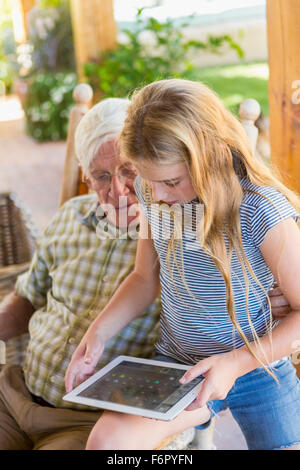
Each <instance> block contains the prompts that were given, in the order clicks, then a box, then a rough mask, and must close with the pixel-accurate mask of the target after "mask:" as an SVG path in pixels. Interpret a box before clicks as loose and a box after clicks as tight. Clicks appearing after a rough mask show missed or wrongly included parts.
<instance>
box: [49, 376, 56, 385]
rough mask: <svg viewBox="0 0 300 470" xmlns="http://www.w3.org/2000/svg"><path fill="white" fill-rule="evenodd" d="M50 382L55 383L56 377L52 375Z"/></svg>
mask: <svg viewBox="0 0 300 470" xmlns="http://www.w3.org/2000/svg"><path fill="white" fill-rule="evenodd" d="M50 382H52V383H53V384H54V383H55V382H56V377H55V375H53V376H52V377H50Z"/></svg>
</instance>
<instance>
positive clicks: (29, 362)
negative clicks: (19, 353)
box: [15, 194, 161, 410]
mask: <svg viewBox="0 0 300 470" xmlns="http://www.w3.org/2000/svg"><path fill="white" fill-rule="evenodd" d="M96 209H97V197H96V195H94V194H91V195H86V196H80V197H76V198H73V199H70V200H69V201H68V202H66V203H65V204H64V205H63V207H62V208H61V209H60V210H59V211H58V212H57V213H56V215H55V216H54V218H53V220H52V222H51V223H50V225H49V226H48V228H47V229H46V231H45V233H44V234H43V236H42V237H41V239H40V241H39V243H38V247H37V250H36V252H35V254H34V256H33V259H32V263H31V266H30V269H29V270H28V271H27V272H26V273H24V274H23V275H21V276H19V277H18V280H17V283H16V286H15V289H16V293H17V294H18V295H19V296H21V297H24V298H26V299H28V300H29V301H30V302H31V304H32V305H33V306H34V307H35V309H36V311H35V312H34V313H33V315H32V317H31V319H30V322H29V337H30V340H29V344H28V347H27V349H26V357H25V362H24V364H23V369H24V373H25V380H26V384H27V387H28V388H29V390H30V392H31V393H33V394H34V395H37V396H40V397H42V398H43V399H44V400H46V401H47V402H49V403H51V404H52V405H54V406H57V407H64V408H66V407H67V408H69V407H71V408H77V409H89V410H90V409H91V408H90V407H85V406H81V405H74V404H71V403H68V402H65V401H63V400H62V396H63V395H64V394H65V386H64V377H65V373H66V369H67V367H68V365H69V362H70V360H71V357H72V354H73V352H74V351H75V349H76V347H77V346H78V344H79V342H80V341H81V339H82V337H83V335H84V334H85V332H86V330H87V329H88V327H89V326H90V324H91V322H92V321H93V320H94V319H95V317H96V316H97V315H98V314H99V312H101V310H102V309H103V308H104V307H105V305H106V304H107V302H108V301H109V300H110V298H111V297H112V295H113V294H114V292H115V291H116V290H117V288H118V287H119V285H120V284H121V283H122V281H123V280H124V279H125V278H126V277H127V276H128V275H129V273H130V272H131V271H132V269H133V267H134V263H135V256H136V247H137V240H136V231H135V230H134V228H133V229H132V236H131V233H130V231H129V234H128V236H127V235H126V234H125V237H124V234H123V235H122V234H121V233H120V234H116V233H115V230H116V227H113V226H112V225H111V224H109V222H107V219H106V218H100V219H99V218H98V217H97V214H98V212H96ZM160 309H161V306H160V300H159V299H157V301H155V302H154V303H153V304H152V305H151V306H150V307H149V308H148V309H147V311H146V312H144V313H143V314H142V315H141V316H140V317H139V318H137V319H136V320H134V321H132V322H131V323H130V324H129V325H127V326H126V327H125V328H123V329H122V330H121V332H120V333H119V334H118V335H116V336H115V337H114V338H112V339H111V340H110V341H109V342H108V343H107V345H106V348H105V351H104V353H103V355H102V356H101V358H100V361H99V363H98V365H97V370H98V369H99V368H101V367H103V366H104V365H105V364H106V363H107V362H109V361H110V360H112V359H113V358H114V357H116V356H118V355H120V354H126V355H130V356H138V357H145V358H149V357H152V356H153V354H154V344H155V342H156V340H157V336H158V330H159V315H160Z"/></svg>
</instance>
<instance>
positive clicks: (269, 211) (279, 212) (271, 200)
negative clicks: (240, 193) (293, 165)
mask: <svg viewBox="0 0 300 470" xmlns="http://www.w3.org/2000/svg"><path fill="white" fill-rule="evenodd" d="M241 185H242V188H243V190H244V197H243V201H242V204H241V207H240V218H241V227H242V234H243V235H244V237H245V238H248V239H251V240H253V241H254V243H255V245H256V246H258V247H259V246H260V245H261V243H262V242H263V240H264V237H265V235H266V233H267V232H268V230H270V229H271V228H272V227H274V226H275V225H277V224H278V223H280V222H281V221H283V220H285V219H288V218H293V219H294V220H295V221H296V222H297V221H298V220H299V218H300V216H299V214H298V212H297V211H296V209H295V208H294V207H293V206H292V204H291V203H290V202H289V201H288V200H287V198H286V197H285V195H284V194H282V193H281V192H280V191H278V190H277V189H275V188H273V187H271V186H258V185H255V184H253V183H252V182H251V181H249V180H248V179H246V178H243V179H242V180H241Z"/></svg>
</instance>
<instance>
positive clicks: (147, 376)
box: [63, 356, 203, 421]
mask: <svg viewBox="0 0 300 470" xmlns="http://www.w3.org/2000/svg"><path fill="white" fill-rule="evenodd" d="M190 367H191V366H185V365H181V364H174V363H173V362H172V363H170V362H161V361H155V360H150V359H140V358H136V357H130V356H119V357H117V358H116V359H114V360H113V361H112V362H110V363H109V364H107V366H105V367H104V368H103V369H101V370H99V371H98V372H96V373H95V374H94V375H93V376H92V377H90V378H89V379H87V380H86V381H85V382H83V383H82V384H80V385H79V386H78V387H76V388H75V389H74V390H72V392H70V393H68V394H67V395H65V396H64V397H63V398H64V400H66V401H70V402H73V403H80V404H84V405H89V406H92V407H96V408H103V409H106V410H112V411H119V412H121V413H128V414H134V415H140V416H144V417H146V418H155V419H160V420H164V421H170V420H172V419H174V418H175V417H176V416H177V415H178V414H179V413H180V412H181V411H182V410H184V408H186V407H187V406H188V405H189V404H190V403H191V402H192V401H193V400H194V399H195V397H196V396H197V395H198V393H199V391H200V389H201V386H202V381H203V377H201V376H200V377H197V378H196V379H194V380H193V381H191V382H190V383H188V384H185V385H183V384H181V383H180V382H179V379H180V378H181V377H182V376H183V375H184V372H185V371H186V370H188V369H189V368H190Z"/></svg>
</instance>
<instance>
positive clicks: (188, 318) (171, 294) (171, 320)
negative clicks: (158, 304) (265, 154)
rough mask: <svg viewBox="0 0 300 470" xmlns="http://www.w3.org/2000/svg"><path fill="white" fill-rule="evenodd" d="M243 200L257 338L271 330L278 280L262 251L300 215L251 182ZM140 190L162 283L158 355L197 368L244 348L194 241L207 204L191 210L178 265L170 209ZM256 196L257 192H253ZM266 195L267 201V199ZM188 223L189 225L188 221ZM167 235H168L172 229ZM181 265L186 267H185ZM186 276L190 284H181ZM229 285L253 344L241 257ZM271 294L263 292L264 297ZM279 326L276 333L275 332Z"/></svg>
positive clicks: (217, 278)
mask: <svg viewBox="0 0 300 470" xmlns="http://www.w3.org/2000/svg"><path fill="white" fill-rule="evenodd" d="M241 185H242V187H243V189H244V190H245V192H244V198H243V201H242V204H241V207H240V223H241V231H242V243H243V248H244V251H245V254H246V257H247V259H248V261H249V263H250V265H251V267H252V269H253V271H254V273H255V275H256V277H257V279H258V280H259V282H260V283H261V285H262V286H263V288H261V287H260V286H259V284H258V283H257V282H256V281H255V280H254V279H253V278H251V277H250V275H249V272H247V274H248V276H249V294H248V311H249V315H250V318H251V322H252V324H253V327H254V328H255V331H256V333H257V334H258V336H260V337H261V336H263V335H265V334H266V332H267V331H268V327H270V311H269V306H268V302H267V297H266V293H265V292H268V291H269V290H270V288H271V287H272V285H273V283H274V277H273V275H272V273H271V271H270V269H269V268H268V266H267V265H266V263H265V261H264V259H263V257H262V254H261V252H260V249H259V247H260V245H261V244H262V242H263V240H264V237H265V235H266V233H267V232H268V230H269V229H270V228H272V227H273V226H275V225H276V224H278V223H279V222H280V221H281V220H284V219H288V218H290V217H293V218H295V220H298V214H297V212H296V211H295V209H294V208H293V207H292V206H291V204H290V203H289V202H288V201H287V199H286V198H285V197H284V196H283V195H282V194H281V193H279V192H278V191H277V190H275V189H273V188H271V187H258V186H255V185H253V184H252V183H251V182H250V181H249V180H247V179H243V180H241ZM135 189H136V193H137V196H138V199H139V202H140V204H141V207H142V209H143V211H144V212H145V214H146V217H147V219H148V221H149V225H150V227H151V233H152V238H153V241H154V246H155V249H156V251H157V253H158V256H159V260H160V282H161V300H162V315H161V336H160V340H159V342H158V343H157V345H156V348H157V350H158V352H159V353H162V354H165V355H167V356H171V357H173V358H175V359H177V360H179V361H182V362H185V363H191V364H193V363H196V362H198V361H199V360H201V359H203V358H205V357H208V356H211V355H213V354H219V353H225V352H228V351H230V350H232V349H234V348H239V347H241V346H243V345H244V343H243V340H242V338H241V337H240V335H239V334H238V332H237V331H236V329H235V328H234V326H233V323H232V321H231V319H230V318H229V315H228V312H227V308H226V289H225V281H224V279H223V277H222V275H221V274H220V272H219V270H218V269H217V267H216V265H215V263H214V261H213V259H212V258H211V257H210V256H209V255H208V254H207V253H205V252H204V250H203V249H202V247H201V243H200V242H199V241H198V240H197V238H196V233H195V223H194V222H193V220H195V214H196V215H197V214H198V215H200V218H199V219H198V222H197V223H199V221H200V223H201V220H203V219H201V214H202V212H201V208H202V205H201V204H199V203H198V202H197V200H196V201H195V200H194V201H192V202H191V203H189V204H185V205H184V206H182V207H183V209H184V211H181V212H184V221H187V223H186V222H185V223H184V229H183V232H182V242H180V243H177V244H176V245H175V258H176V260H177V261H175V259H174V256H172V255H171V258H170V263H169V264H168V261H167V247H168V242H169V239H168V238H170V237H169V236H163V235H165V232H166V230H167V228H170V230H169V232H170V233H172V229H173V227H174V223H173V221H172V220H170V215H169V214H170V209H168V208H165V209H163V208H161V207H160V208H159V209H158V206H157V205H155V204H154V205H153V204H151V202H150V196H149V194H148V193H147V190H146V191H144V189H143V184H142V179H141V178H140V177H138V178H137V179H136V181H135ZM246 190H252V191H256V192H257V193H258V194H253V193H250V192H247V191H246ZM263 196H265V197H263ZM189 221H190V222H189ZM167 231H168V230H167ZM182 267H183V269H182ZM183 276H184V278H183ZM231 282H232V287H233V295H234V302H235V310H236V318H237V321H238V323H239V325H240V327H241V328H242V330H243V332H244V333H245V335H246V337H247V339H248V340H249V341H253V340H254V335H253V331H252V330H251V326H250V324H249V320H248V316H247V307H246V305H247V302H246V300H247V295H246V287H245V286H246V284H245V280H244V276H243V271H242V267H241V264H240V262H239V260H238V257H237V255H236V253H235V252H234V253H233V256H232V262H231ZM264 290H265V291H264ZM274 324H275V323H274V322H273V324H272V327H274Z"/></svg>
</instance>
